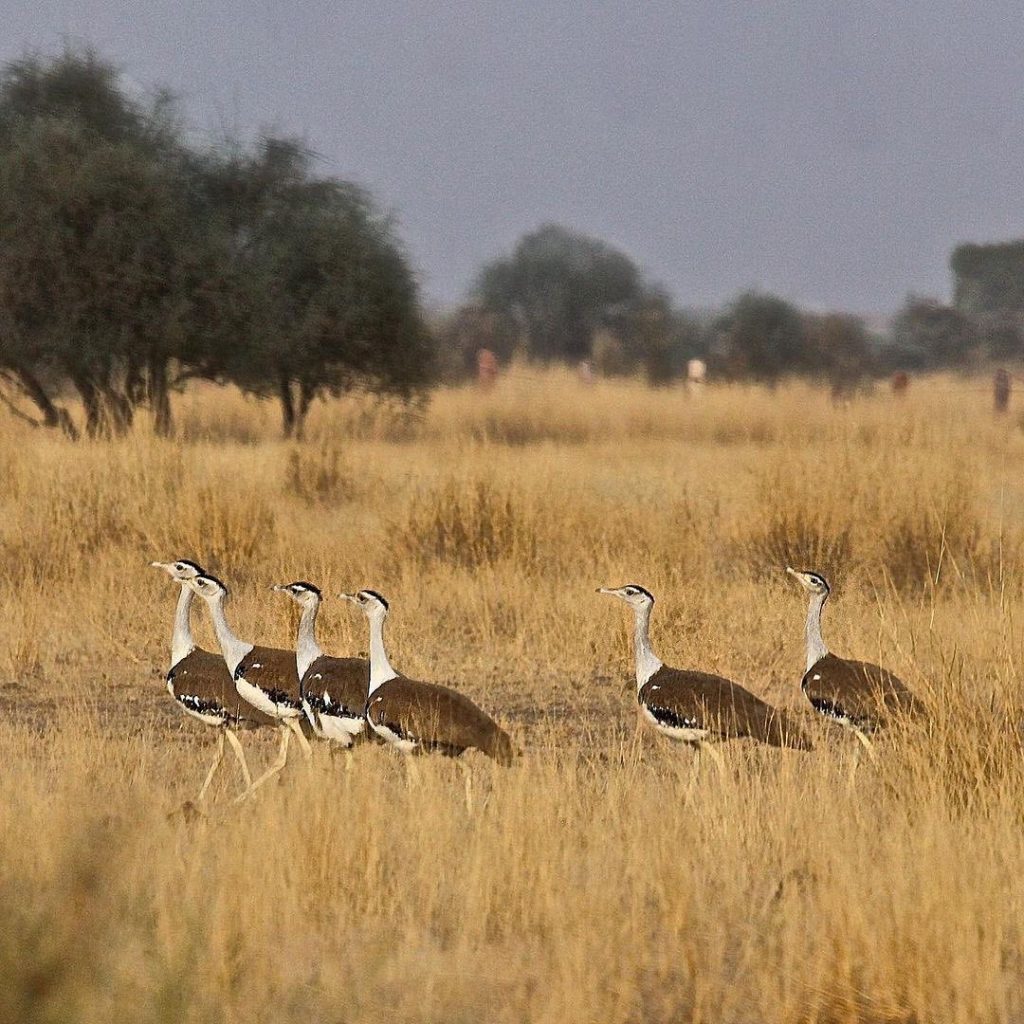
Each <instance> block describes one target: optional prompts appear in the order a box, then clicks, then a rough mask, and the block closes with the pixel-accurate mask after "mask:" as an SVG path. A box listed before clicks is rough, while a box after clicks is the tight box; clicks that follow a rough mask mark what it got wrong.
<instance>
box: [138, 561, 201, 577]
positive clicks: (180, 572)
mask: <svg viewBox="0 0 1024 1024" xmlns="http://www.w3.org/2000/svg"><path fill="white" fill-rule="evenodd" d="M149 564H150V565H151V566H152V567H153V568H154V569H163V571H164V572H165V573H167V575H168V576H170V577H171V579H172V580H176V581H177V582H178V583H187V582H188V581H189V580H194V579H195V578H196V577H197V576H202V575H203V567H202V566H201V565H198V564H197V563H196V562H190V561H189V560H188V559H187V558H179V559H178V560H177V561H176V562H150V563H149Z"/></svg>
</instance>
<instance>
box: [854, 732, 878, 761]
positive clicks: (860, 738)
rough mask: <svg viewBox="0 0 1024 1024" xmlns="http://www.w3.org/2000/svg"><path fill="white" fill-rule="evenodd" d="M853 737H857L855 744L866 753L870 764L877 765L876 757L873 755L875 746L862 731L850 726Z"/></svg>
mask: <svg viewBox="0 0 1024 1024" xmlns="http://www.w3.org/2000/svg"><path fill="white" fill-rule="evenodd" d="M850 729H851V731H852V732H853V735H854V736H856V737H857V742H858V743H860V744H861V746H863V747H864V749H865V750H866V751H867V752H868V757H869V758H870V759H871V763H872V764H878V755H877V754H876V753H875V745H874V744H873V743H872V742H871V740H869V739H868V738H867V736H865V735H864V733H863V731H862V730H860V729H858V728H857V726H855V725H851V726H850Z"/></svg>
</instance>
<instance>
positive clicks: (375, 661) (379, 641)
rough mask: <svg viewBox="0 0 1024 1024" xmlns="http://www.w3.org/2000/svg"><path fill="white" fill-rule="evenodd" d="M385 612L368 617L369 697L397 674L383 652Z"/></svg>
mask: <svg viewBox="0 0 1024 1024" xmlns="http://www.w3.org/2000/svg"><path fill="white" fill-rule="evenodd" d="M386 617H387V613H385V612H375V613H374V614H372V615H370V616H369V619H370V689H369V692H368V693H367V696H369V695H370V694H371V693H373V691H374V690H376V689H377V687H378V686H380V685H381V684H382V683H386V682H387V681H388V680H389V679H394V678H395V676H397V675H398V673H397V672H396V671H395V670H394V669H393V668H392V667H391V662H390V661H388V654H387V651H385V650H384V619H385V618H386Z"/></svg>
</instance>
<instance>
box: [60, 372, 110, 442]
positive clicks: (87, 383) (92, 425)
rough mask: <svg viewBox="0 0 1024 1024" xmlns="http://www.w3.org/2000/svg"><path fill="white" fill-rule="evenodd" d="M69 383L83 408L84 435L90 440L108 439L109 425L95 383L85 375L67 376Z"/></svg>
mask: <svg viewBox="0 0 1024 1024" xmlns="http://www.w3.org/2000/svg"><path fill="white" fill-rule="evenodd" d="M69 376H70V377H71V383H72V384H74V385H75V388H76V390H77V391H78V393H79V394H80V395H81V396H82V405H83V407H84V408H85V433H86V434H87V435H88V436H89V437H92V438H98V437H109V436H110V424H109V423H108V422H107V418H106V416H104V414H103V401H102V399H101V398H100V392H99V388H97V387H96V384H95V382H94V381H93V380H92V379H91V378H90V377H87V376H86V375H85V374H69Z"/></svg>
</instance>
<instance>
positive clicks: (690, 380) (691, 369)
mask: <svg viewBox="0 0 1024 1024" xmlns="http://www.w3.org/2000/svg"><path fill="white" fill-rule="evenodd" d="M707 377H708V364H707V363H705V362H704V360H703V359H691V360H690V361H689V362H687V364H686V390H687V391H689V392H690V394H691V395H699V394H700V393H701V391H702V390H703V388H704V384H705V382H706V381H707Z"/></svg>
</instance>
